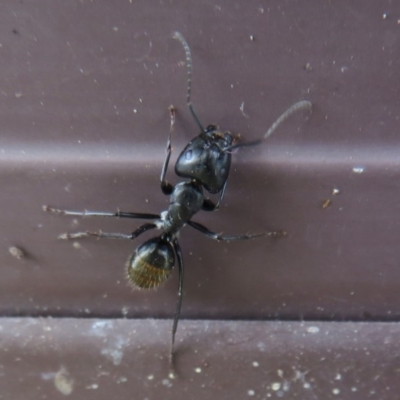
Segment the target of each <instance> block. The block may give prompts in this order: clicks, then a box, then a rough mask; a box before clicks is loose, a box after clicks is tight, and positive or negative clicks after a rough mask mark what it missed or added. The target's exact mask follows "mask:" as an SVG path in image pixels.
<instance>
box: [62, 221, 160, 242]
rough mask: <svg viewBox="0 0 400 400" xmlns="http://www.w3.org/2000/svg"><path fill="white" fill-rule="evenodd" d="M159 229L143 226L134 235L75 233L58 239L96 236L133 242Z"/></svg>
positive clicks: (153, 226) (154, 225) (148, 225)
mask: <svg viewBox="0 0 400 400" xmlns="http://www.w3.org/2000/svg"><path fill="white" fill-rule="evenodd" d="M155 228H157V225H156V224H143V225H141V226H139V228H137V229H136V230H135V231H133V232H132V233H129V234H126V233H106V232H101V231H99V232H74V233H63V234H61V235H60V236H58V239H81V238H84V237H88V236H96V237H98V238H106V239H127V240H133V239H136V238H137V237H138V236H140V235H141V234H142V233H144V232H146V231H148V230H150V229H155Z"/></svg>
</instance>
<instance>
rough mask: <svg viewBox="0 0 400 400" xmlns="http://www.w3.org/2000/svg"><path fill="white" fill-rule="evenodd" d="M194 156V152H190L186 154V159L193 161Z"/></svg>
mask: <svg viewBox="0 0 400 400" xmlns="http://www.w3.org/2000/svg"><path fill="white" fill-rule="evenodd" d="M192 156H193V150H188V151H187V152H186V153H185V158H186V160H188V161H189V160H191V159H192Z"/></svg>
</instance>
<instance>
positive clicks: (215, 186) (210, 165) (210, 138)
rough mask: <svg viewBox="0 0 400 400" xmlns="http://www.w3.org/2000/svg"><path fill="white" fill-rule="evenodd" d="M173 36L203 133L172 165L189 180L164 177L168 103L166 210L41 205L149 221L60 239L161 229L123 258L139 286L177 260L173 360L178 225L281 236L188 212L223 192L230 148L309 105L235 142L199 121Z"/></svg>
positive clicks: (158, 278)
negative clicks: (222, 225) (216, 224)
mask: <svg viewBox="0 0 400 400" xmlns="http://www.w3.org/2000/svg"><path fill="white" fill-rule="evenodd" d="M174 38H177V39H178V40H180V41H181V43H182V45H183V47H184V50H185V53H186V60H187V73H188V88H187V104H188V107H189V109H190V111H191V113H192V115H193V117H194V119H195V121H196V123H197V124H198V126H199V127H200V129H201V133H200V134H199V135H198V136H197V137H196V138H194V139H193V140H192V141H191V142H190V143H189V144H188V145H187V146H186V147H185V149H184V150H183V152H182V153H181V154H180V156H179V157H178V160H177V163H176V165H175V171H176V174H177V175H178V176H181V177H184V178H188V180H187V181H185V182H180V183H177V184H176V185H172V184H170V183H169V182H168V181H167V180H166V173H167V170H168V165H169V160H170V157H171V152H172V146H171V136H172V132H173V130H174V125H175V109H174V107H172V106H171V107H170V130H169V135H168V141H167V149H166V157H165V160H164V163H163V167H162V170H161V177H160V181H161V190H162V192H163V193H164V194H165V195H168V196H170V203H169V207H168V210H166V211H163V212H161V213H160V214H148V213H134V212H124V211H116V212H103V211H68V210H63V209H59V208H54V207H50V206H43V210H44V211H46V212H50V213H53V214H59V215H66V216H80V217H112V218H133V219H144V220H152V222H151V223H145V224H143V225H141V226H139V227H138V228H137V229H136V230H134V231H133V232H132V233H129V234H124V233H106V232H102V231H99V232H89V231H83V232H75V233H65V234H62V235H60V236H59V238H60V239H81V238H84V237H89V236H94V237H98V238H106V239H126V240H134V239H136V238H137V237H138V236H140V235H141V234H143V233H145V232H147V231H149V230H151V229H159V230H161V234H160V235H159V236H156V237H153V238H151V239H149V240H147V241H146V242H144V243H143V244H142V245H140V246H139V247H138V248H137V249H136V250H135V252H134V253H133V254H132V256H130V258H129V259H128V261H127V277H128V280H129V282H130V283H131V284H132V285H133V286H134V287H138V288H142V289H150V288H157V287H158V286H159V285H160V284H161V283H163V282H164V281H166V280H167V279H168V278H169V276H170V275H171V272H172V269H173V267H174V265H175V261H176V260H177V264H178V273H179V284H178V299H177V304H176V311H175V314H174V321H173V327H172V334H171V349H170V361H171V364H172V362H173V349H174V343H175V334H176V331H177V328H178V322H179V318H180V313H181V306H182V298H183V278H184V263H183V256H182V250H181V248H180V245H179V242H178V233H179V231H180V230H181V229H182V228H183V227H184V226H185V225H189V226H191V227H192V228H194V229H196V230H198V231H199V232H201V233H203V234H204V235H206V236H208V237H210V238H211V239H214V240H217V241H233V240H248V239H253V238H256V237H260V236H265V235H268V236H272V237H279V236H284V235H285V234H286V233H285V232H283V231H272V232H262V233H254V234H241V235H220V234H218V233H216V232H213V231H211V230H209V229H208V228H207V227H205V226H204V225H202V224H200V223H198V222H195V221H192V220H191V218H192V217H193V215H195V214H196V213H197V212H199V211H200V210H205V211H212V210H216V209H217V208H218V207H219V205H220V203H221V201H222V198H223V196H224V193H225V188H226V184H227V179H228V175H229V168H230V163H231V151H232V150H233V149H235V148H239V147H243V146H253V145H257V144H260V143H261V142H262V141H263V140H264V139H266V138H267V137H268V136H269V135H270V134H271V133H272V132H273V131H274V130H275V129H276V128H277V126H278V125H280V123H282V122H283V121H284V120H285V119H286V118H288V117H289V116H290V115H291V114H293V113H294V112H295V111H297V110H300V109H305V108H310V107H311V103H309V102H307V101H302V102H299V103H296V104H295V105H294V106H292V107H291V108H289V110H287V111H286V112H285V113H284V114H283V115H282V116H281V117H280V118H278V120H277V121H276V122H275V123H274V124H273V125H272V126H271V128H270V129H269V130H268V131H267V133H266V134H265V135H264V136H263V138H262V139H260V140H257V141H254V142H247V143H246V142H245V143H242V144H235V143H234V142H235V139H234V137H233V135H232V134H230V133H229V132H225V133H222V132H219V131H218V128H217V127H216V126H215V125H210V126H208V127H207V129H204V128H203V127H202V125H201V124H200V122H199V119H198V118H197V116H196V114H195V112H194V109H193V107H192V104H191V101H190V91H191V55H190V49H189V46H188V44H187V43H186V40H185V39H184V38H183V36H182V35H181V34H180V33H179V32H175V33H174ZM192 156H193V157H192ZM203 187H204V189H205V190H206V191H208V192H209V193H212V194H216V193H220V194H219V199H218V202H217V204H214V203H213V202H212V201H211V200H210V199H208V198H206V197H205V196H204V194H203Z"/></svg>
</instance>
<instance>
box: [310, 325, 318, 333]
mask: <svg viewBox="0 0 400 400" xmlns="http://www.w3.org/2000/svg"><path fill="white" fill-rule="evenodd" d="M307 332H308V333H319V328H318V326H309V327H308V328H307Z"/></svg>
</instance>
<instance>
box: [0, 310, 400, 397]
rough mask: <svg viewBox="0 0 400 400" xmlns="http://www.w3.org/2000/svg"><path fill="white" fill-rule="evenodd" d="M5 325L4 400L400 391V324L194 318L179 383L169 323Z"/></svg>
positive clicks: (1, 343)
mask: <svg viewBox="0 0 400 400" xmlns="http://www.w3.org/2000/svg"><path fill="white" fill-rule="evenodd" d="M2 327H3V331H2V335H1V336H0V355H1V359H2V365H6V368H2V369H1V370H0V371H1V372H4V373H7V378H8V379H7V380H4V379H3V380H2V392H1V393H0V399H9V398H11V397H9V396H8V395H6V393H18V394H19V396H15V397H14V398H24V400H31V399H45V398H51V399H63V398H65V395H67V394H69V395H70V397H69V398H73V399H84V400H91V399H124V398H135V399H149V400H153V399H155V400H156V399H160V398H163V399H177V398H195V399H204V400H208V399H223V400H225V399H232V398H233V399H247V398H249V399H267V398H298V399H310V398H311V399H327V400H330V399H343V400H347V399H366V398H370V397H371V398H378V399H389V398H393V399H395V398H397V397H396V396H397V395H398V392H399V389H400V385H399V382H398V373H399V371H398V361H399V359H398V355H399V350H400V327H399V324H392V323H335V322H330V323H329V322H324V323H320V322H318V323H300V322H221V321H214V322H209V321H201V322H196V321H184V322H183V323H182V327H181V328H182V329H181V331H180V334H179V339H178V347H177V349H178V354H177V355H178V357H177V358H178V360H179V368H178V369H177V371H176V373H175V374H176V375H177V376H176V378H175V379H174V378H171V376H169V366H168V357H167V356H166V354H167V352H168V339H169V333H170V332H169V331H170V328H171V324H170V322H169V321H160V320H158V321H156V320H141V321H127V320H115V319H114V320H74V319H63V320H47V319H37V318H36V319H32V318H24V319H8V320H5V321H3V323H2ZM17 335H19V336H23V337H24V345H23V346H21V341H20V339H16V336H17ZM21 393H23V396H22V395H21ZM391 394H393V395H394V396H392V397H391Z"/></svg>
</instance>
